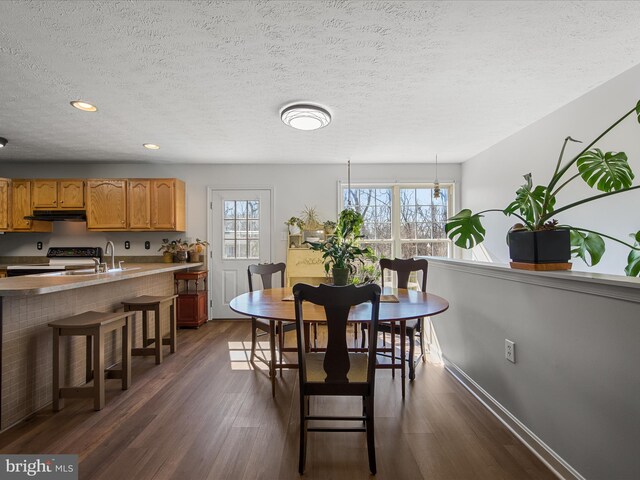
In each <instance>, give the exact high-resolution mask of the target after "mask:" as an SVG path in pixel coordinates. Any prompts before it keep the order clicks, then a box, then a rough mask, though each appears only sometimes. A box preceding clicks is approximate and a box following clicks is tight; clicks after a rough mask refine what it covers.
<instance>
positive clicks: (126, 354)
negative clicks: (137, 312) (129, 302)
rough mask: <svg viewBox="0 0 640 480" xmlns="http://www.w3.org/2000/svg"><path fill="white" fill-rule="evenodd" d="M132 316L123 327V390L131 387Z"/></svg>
mask: <svg viewBox="0 0 640 480" xmlns="http://www.w3.org/2000/svg"><path fill="white" fill-rule="evenodd" d="M130 321H131V316H128V317H127V318H126V319H125V323H124V326H123V327H122V390H128V389H129V386H130V385H131V324H130Z"/></svg>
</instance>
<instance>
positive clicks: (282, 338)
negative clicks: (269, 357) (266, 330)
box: [278, 322, 284, 378]
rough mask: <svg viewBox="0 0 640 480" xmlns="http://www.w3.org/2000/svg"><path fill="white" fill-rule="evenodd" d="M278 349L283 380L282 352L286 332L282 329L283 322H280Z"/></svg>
mask: <svg viewBox="0 0 640 480" xmlns="http://www.w3.org/2000/svg"><path fill="white" fill-rule="evenodd" d="M278 348H279V349H280V352H279V355H278V356H279V358H280V378H282V351H283V350H284V330H283V329H282V322H278Z"/></svg>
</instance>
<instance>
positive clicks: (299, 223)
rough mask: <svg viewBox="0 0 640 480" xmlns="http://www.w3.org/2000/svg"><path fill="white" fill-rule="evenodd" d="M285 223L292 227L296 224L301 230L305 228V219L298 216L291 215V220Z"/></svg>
mask: <svg viewBox="0 0 640 480" xmlns="http://www.w3.org/2000/svg"><path fill="white" fill-rule="evenodd" d="M284 224H285V225H287V226H289V227H292V226H294V225H295V226H296V227H298V228H299V229H300V230H303V229H304V221H303V220H302V219H301V218H298V217H291V218H290V219H289V220H287V221H286V222H284Z"/></svg>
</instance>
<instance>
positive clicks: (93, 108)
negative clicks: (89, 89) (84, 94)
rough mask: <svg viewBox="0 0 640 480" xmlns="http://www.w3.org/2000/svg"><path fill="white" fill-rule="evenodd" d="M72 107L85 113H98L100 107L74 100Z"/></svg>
mask: <svg viewBox="0 0 640 480" xmlns="http://www.w3.org/2000/svg"><path fill="white" fill-rule="evenodd" d="M71 106H72V107H75V108H77V109H78V110H82V111H83V112H97V111H98V107H96V106H95V105H92V104H90V103H87V102H83V101H82V100H74V101H73V102H71Z"/></svg>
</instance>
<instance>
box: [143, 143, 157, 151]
mask: <svg viewBox="0 0 640 480" xmlns="http://www.w3.org/2000/svg"><path fill="white" fill-rule="evenodd" d="M142 146H143V147H144V148H148V149H149V150H160V145H156V144H155V143H143V144H142Z"/></svg>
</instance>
